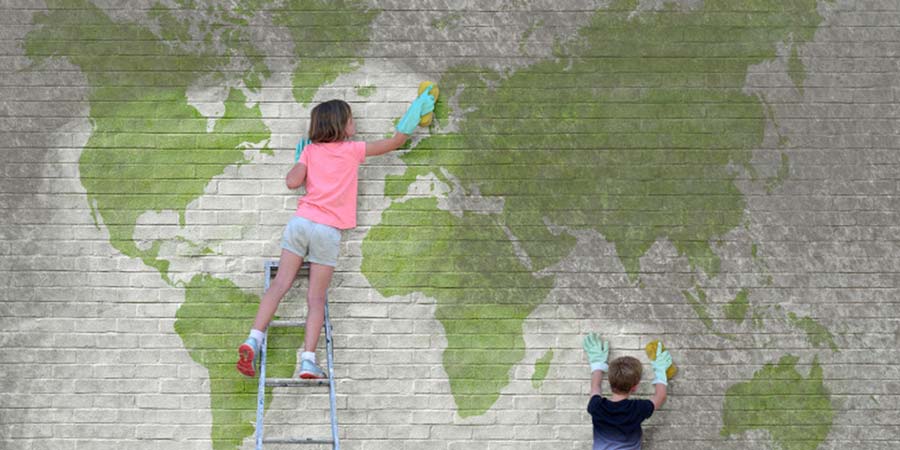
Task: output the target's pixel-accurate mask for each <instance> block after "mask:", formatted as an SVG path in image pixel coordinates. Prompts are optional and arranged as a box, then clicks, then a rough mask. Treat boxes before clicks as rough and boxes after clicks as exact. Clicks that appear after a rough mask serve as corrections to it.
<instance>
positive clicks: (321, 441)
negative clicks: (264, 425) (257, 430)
mask: <svg viewBox="0 0 900 450" xmlns="http://www.w3.org/2000/svg"><path fill="white" fill-rule="evenodd" d="M263 444H297V445H304V444H334V440H333V439H331V438H263Z"/></svg>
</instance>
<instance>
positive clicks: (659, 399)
mask: <svg viewBox="0 0 900 450" xmlns="http://www.w3.org/2000/svg"><path fill="white" fill-rule="evenodd" d="M653 386H655V387H656V392H655V393H654V394H653V395H652V396H651V397H650V401H651V402H653V410H654V411H656V410H657V409H659V408H662V405H663V404H664V403H666V385H665V384H662V383H658V384H654V385H653Z"/></svg>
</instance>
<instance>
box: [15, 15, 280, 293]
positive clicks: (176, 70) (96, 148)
mask: <svg viewBox="0 0 900 450" xmlns="http://www.w3.org/2000/svg"><path fill="white" fill-rule="evenodd" d="M48 6H49V7H51V8H52V10H51V11H50V12H47V13H39V14H36V15H35V17H34V22H35V25H37V26H38V27H39V28H37V29H36V30H35V31H33V32H31V33H29V35H28V37H27V40H26V52H27V54H28V55H29V57H31V58H32V59H33V60H35V61H37V62H40V61H42V60H44V59H46V58H50V57H65V58H66V59H68V60H69V61H70V62H71V63H72V64H74V65H76V66H78V67H79V68H80V69H81V70H82V72H83V73H84V74H85V76H86V77H87V80H88V82H89V83H90V86H91V90H90V94H89V101H90V117H91V123H92V127H93V133H92V134H91V137H90V138H89V139H88V142H87V144H85V146H84V150H83V151H82V153H81V159H80V160H79V170H80V173H81V182H82V184H83V185H84V187H85V190H86V191H87V197H88V202H89V203H90V204H91V205H92V207H93V208H95V212H96V213H97V214H98V215H99V217H100V218H102V220H103V223H104V224H105V225H106V227H107V228H108V229H109V235H110V237H109V240H110V243H111V244H112V246H113V247H115V248H116V249H118V250H119V251H121V252H122V253H123V254H125V255H127V256H131V257H135V258H140V259H141V260H143V261H144V263H145V264H147V265H148V266H151V267H155V268H156V269H157V270H159V272H160V273H161V274H162V275H163V277H164V278H165V277H166V276H167V271H168V261H165V260H162V259H159V258H158V254H159V248H160V242H158V241H157V242H154V243H153V244H152V246H151V247H150V248H148V249H142V248H139V247H138V246H137V244H136V243H135V242H134V240H133V233H134V228H135V226H136V222H137V219H138V217H140V216H141V215H142V214H144V213H145V212H148V211H164V210H172V211H176V212H177V213H178V214H179V216H180V223H181V224H182V225H184V214H185V209H186V208H187V205H188V204H189V203H190V202H192V201H194V200H195V199H197V198H198V197H200V196H201V195H202V194H203V192H204V188H205V187H206V185H207V184H208V183H209V181H210V180H211V179H212V178H213V177H214V176H216V175H218V174H220V173H222V171H223V170H224V168H225V167H226V166H229V165H232V164H236V163H240V162H243V161H244V156H243V152H244V147H245V144H246V143H259V142H263V141H265V140H267V139H268V138H269V130H268V128H267V127H266V126H265V124H264V123H263V122H262V119H261V117H262V115H261V113H260V110H259V106H258V105H254V106H253V107H248V106H246V104H245V102H246V98H245V97H244V95H243V94H242V93H241V91H239V90H236V89H231V90H230V91H229V95H228V99H227V100H226V101H225V115H224V117H222V118H221V119H219V120H217V121H216V123H215V127H214V129H213V131H212V132H210V133H207V132H206V127H207V125H206V123H207V119H206V118H205V117H203V116H201V115H200V113H199V112H198V111H197V110H196V109H194V108H193V107H192V106H190V105H189V104H188V103H187V96H186V90H187V87H188V85H189V84H190V83H191V82H193V81H195V80H196V79H197V78H198V77H200V76H201V75H203V74H204V73H208V72H210V71H214V70H216V68H217V67H218V66H217V65H218V64H222V63H223V61H222V59H221V58H219V57H217V56H216V55H204V54H192V53H188V52H187V51H185V50H182V49H181V48H180V47H178V46H172V45H168V44H166V43H164V42H161V41H159V40H158V39H157V38H156V36H155V35H153V34H152V33H150V32H149V31H147V30H146V29H144V28H142V27H140V26H137V25H135V24H129V23H115V22H113V21H111V20H110V19H109V17H108V16H107V15H106V14H105V13H103V11H101V10H100V9H98V8H96V7H94V6H93V4H91V3H90V2H86V1H83V0H82V1H79V0H72V1H67V2H52V1H51V2H48ZM71 8H74V9H71Z"/></svg>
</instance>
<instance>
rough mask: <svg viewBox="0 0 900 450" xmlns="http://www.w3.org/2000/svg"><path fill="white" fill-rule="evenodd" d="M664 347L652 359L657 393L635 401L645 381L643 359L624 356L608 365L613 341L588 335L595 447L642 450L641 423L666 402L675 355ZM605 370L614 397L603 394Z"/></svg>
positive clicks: (600, 448) (586, 344) (600, 449)
mask: <svg viewBox="0 0 900 450" xmlns="http://www.w3.org/2000/svg"><path fill="white" fill-rule="evenodd" d="M661 350H662V345H658V346H657V348H656V360H655V361H653V362H651V365H652V366H653V373H654V375H655V378H654V379H653V384H654V385H655V389H656V393H655V394H653V396H652V397H650V400H633V399H629V398H628V397H629V396H630V395H631V394H632V393H634V391H636V390H637V387H638V383H640V381H641V362H640V361H638V360H637V359H636V358H632V357H630V356H622V357H619V358H616V359H614V360H612V362H610V363H609V364H607V363H606V359H607V357H608V356H609V342H604V341H601V340H600V337H599V336H597V335H596V334H593V333H591V334H589V335H587V336H585V338H584V351H585V352H586V353H587V355H588V361H589V362H590V363H591V400H590V401H589V402H588V408H587V410H588V413H589V414H590V415H591V421H592V422H593V424H594V447H593V450H640V448H641V436H642V434H643V433H642V431H641V422H643V421H644V420H646V419H647V418H649V417H650V416H651V415H652V414H653V411H655V410H656V409H657V408H659V407H660V406H662V405H663V403H665V402H666V385H667V384H668V379H667V378H666V369H668V368H669V366H670V365H672V356H671V355H669V352H668V351H661ZM603 372H608V373H609V386H610V388H612V397H610V398H606V397H603V396H602V395H600V392H601V391H600V382H601V381H602V380H603Z"/></svg>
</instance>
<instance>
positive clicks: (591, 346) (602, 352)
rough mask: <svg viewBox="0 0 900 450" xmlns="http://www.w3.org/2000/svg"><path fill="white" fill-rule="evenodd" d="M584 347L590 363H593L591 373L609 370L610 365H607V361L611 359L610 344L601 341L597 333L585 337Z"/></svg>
mask: <svg viewBox="0 0 900 450" xmlns="http://www.w3.org/2000/svg"><path fill="white" fill-rule="evenodd" d="M582 346H583V347H584V351H585V353H587V355H588V362H590V363H591V372H593V371H595V370H601V371H603V372H606V371H608V370H609V365H608V364H606V359H607V358H609V342H607V341H602V340H600V336H597V334H596V333H590V334H588V335H587V336H585V337H584V342H583V343H582Z"/></svg>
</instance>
